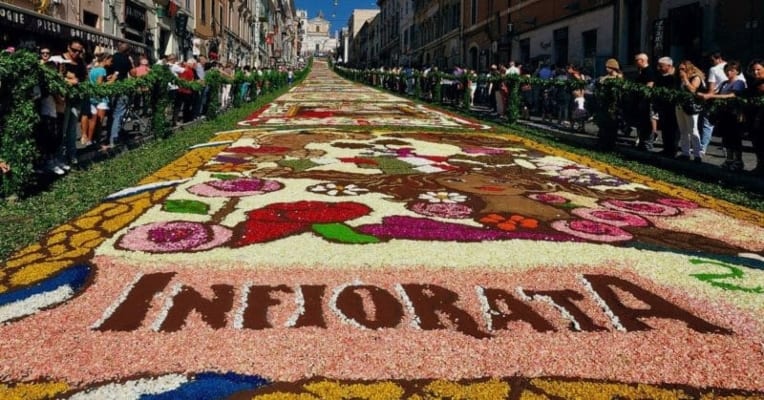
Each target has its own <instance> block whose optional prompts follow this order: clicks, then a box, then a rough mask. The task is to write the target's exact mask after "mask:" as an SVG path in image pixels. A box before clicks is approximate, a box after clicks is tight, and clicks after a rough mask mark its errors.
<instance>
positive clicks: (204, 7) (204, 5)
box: [200, 0, 207, 25]
mask: <svg viewBox="0 0 764 400" xmlns="http://www.w3.org/2000/svg"><path fill="white" fill-rule="evenodd" d="M201 7H202V13H201V16H200V17H201V20H202V25H207V0H202V2H201Z"/></svg>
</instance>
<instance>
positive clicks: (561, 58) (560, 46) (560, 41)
mask: <svg viewBox="0 0 764 400" xmlns="http://www.w3.org/2000/svg"><path fill="white" fill-rule="evenodd" d="M552 36H553V37H554V58H555V59H554V61H555V63H556V64H563V65H564V64H567V63H568V27H567V26H566V27H565V28H560V29H556V30H555V31H554V32H553V33H552Z"/></svg>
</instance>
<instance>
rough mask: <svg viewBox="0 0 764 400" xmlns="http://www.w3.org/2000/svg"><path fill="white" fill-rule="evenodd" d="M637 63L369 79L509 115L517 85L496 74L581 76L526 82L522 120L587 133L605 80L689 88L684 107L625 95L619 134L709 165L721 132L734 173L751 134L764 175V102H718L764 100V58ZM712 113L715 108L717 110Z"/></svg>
mask: <svg viewBox="0 0 764 400" xmlns="http://www.w3.org/2000/svg"><path fill="white" fill-rule="evenodd" d="M633 61H634V68H632V69H631V70H630V71H629V72H630V73H629V74H625V72H624V69H623V68H622V67H621V63H620V62H619V61H618V60H616V59H608V60H607V61H606V62H605V65H604V73H603V74H602V75H601V76H599V77H592V76H590V75H588V74H587V73H586V71H585V70H584V69H583V68H581V67H580V66H578V65H575V64H568V65H557V66H554V65H551V64H549V63H543V62H542V63H539V64H538V65H537V66H536V68H526V66H523V65H518V64H516V63H515V62H510V63H508V64H507V65H501V64H494V65H491V66H490V67H489V69H488V70H487V71H483V72H477V71H474V70H470V69H465V68H462V67H461V66H459V65H456V66H455V67H454V68H453V69H449V70H446V71H442V72H444V73H445V74H446V75H439V74H435V73H436V72H439V70H438V68H437V67H425V68H422V69H414V68H411V67H398V68H392V69H389V70H385V69H384V68H379V69H378V70H376V71H375V72H383V73H384V74H372V75H370V78H369V79H370V82H368V83H370V84H373V85H376V86H383V87H386V88H387V89H389V90H393V91H397V92H399V93H405V94H407V95H414V94H415V93H417V92H418V93H419V95H420V96H421V97H422V98H423V99H425V100H430V101H432V100H437V101H440V102H442V103H447V104H448V103H450V104H454V105H461V106H465V107H466V106H469V107H470V108H473V107H476V106H482V107H485V108H487V109H488V110H490V111H489V115H490V116H493V117H495V118H499V119H503V118H505V115H506V111H507V106H508V102H509V101H511V99H510V97H509V88H508V87H507V84H506V81H503V80H500V79H490V78H500V77H502V76H508V75H513V74H516V75H521V76H526V77H533V78H538V79H539V80H541V81H549V82H550V83H554V82H559V81H571V80H575V81H580V82H581V84H580V85H574V86H576V87H580V89H570V86H566V85H554V84H541V85H533V84H530V83H524V84H522V85H521V86H520V99H519V101H520V105H519V108H520V110H521V118H530V116H538V117H541V119H542V121H543V122H548V123H551V124H555V125H557V126H558V127H560V128H563V129H571V130H576V131H583V130H584V128H585V124H586V123H587V122H591V121H592V120H593V115H594V114H595V113H596V112H597V109H598V107H601V106H606V105H601V104H597V97H596V96H595V95H594V93H595V90H596V88H597V85H599V84H602V83H603V82H605V81H607V80H610V79H628V80H630V81H632V82H634V83H636V84H639V85H644V86H645V87H655V88H666V89H672V90H676V91H680V92H687V93H689V96H685V97H684V98H689V99H691V100H689V101H683V102H682V104H676V101H669V100H667V99H665V98H661V97H658V98H656V99H652V100H651V99H649V98H647V97H646V96H647V94H646V93H647V92H646V91H645V92H637V93H633V94H632V95H630V96H627V98H624V99H622V104H620V108H619V109H620V111H619V112H618V115H617V116H616V125H617V129H618V131H619V132H620V133H621V134H624V135H631V132H632V131H634V130H635V131H636V133H637V138H636V141H635V145H636V147H637V148H638V149H640V150H644V151H654V150H655V148H656V146H655V144H656V141H657V140H659V141H660V142H661V147H662V149H661V151H660V152H661V154H663V155H665V156H667V157H672V158H678V159H681V160H688V161H693V162H697V163H701V162H703V157H704V156H705V154H706V151H707V148H708V146H709V143H710V142H711V137H712V136H717V137H721V138H722V145H723V147H724V151H725V161H724V163H723V164H722V167H723V168H725V169H727V170H730V171H740V170H743V168H744V165H743V157H742V152H743V146H742V141H743V138H744V137H746V135H747V137H749V138H750V140H751V141H752V142H753V149H754V153H755V155H756V159H757V164H756V167H755V168H754V169H753V171H754V173H755V174H758V175H764V132H762V130H763V129H764V128H762V125H764V107H761V106H758V107H756V106H750V107H745V108H740V107H710V106H711V105H712V104H713V101H714V99H730V98H735V97H739V98H745V99H756V98H759V99H764V61H762V60H758V59H757V60H753V61H751V62H750V63H748V64H747V67H744V66H743V64H741V63H740V62H738V61H726V60H725V59H724V58H723V57H722V55H721V54H719V53H715V54H712V55H710V57H709V60H708V61H709V63H710V65H711V67H710V68H709V69H708V70H707V73H706V72H705V71H704V70H703V69H701V68H699V67H698V66H696V65H695V64H694V63H693V62H692V61H690V60H681V61H680V62H676V61H675V60H673V59H671V58H670V57H661V58H659V59H658V60H657V63H656V64H655V65H651V64H650V60H649V57H648V55H647V54H644V53H640V54H637V55H635V56H634V59H633ZM627 75H628V76H627ZM390 77H393V78H392V79H391V78H390ZM436 77H438V78H436ZM465 77H466V79H464V78H465ZM436 79H440V81H439V83H440V87H441V91H440V93H439V94H440V96H441V97H440V98H439V99H434V96H436V93H435V90H434V87H435V84H436ZM465 82H466V83H465ZM535 82H538V80H536V81H535ZM643 96H645V97H643ZM467 99H468V100H467ZM710 110H715V112H713V113H710Z"/></svg>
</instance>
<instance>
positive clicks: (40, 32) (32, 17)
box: [0, 3, 146, 54]
mask: <svg viewBox="0 0 764 400" xmlns="http://www.w3.org/2000/svg"><path fill="white" fill-rule="evenodd" d="M70 38H79V39H80V40H82V42H83V43H84V44H85V50H86V52H87V53H89V54H92V53H93V50H94V49H95V48H96V47H97V46H101V47H104V48H107V49H112V50H113V49H116V47H117V45H118V44H119V43H122V42H125V43H128V44H130V45H132V46H133V47H134V48H135V50H136V51H137V52H144V51H145V48H146V45H145V44H143V43H139V42H136V41H132V40H129V39H125V38H119V37H115V36H112V35H107V34H105V33H103V32H98V31H96V30H94V29H91V28H86V27H82V26H77V25H74V24H70V23H67V22H63V21H58V20H56V19H54V18H51V17H48V16H46V15H42V14H37V13H34V12H33V11H30V10H26V9H23V8H20V7H16V6H13V5H10V4H6V3H0V47H2V48H5V47H8V46H14V47H16V48H23V49H29V50H36V49H37V48H39V47H40V46H47V47H50V48H51V50H53V51H54V52H57V51H63V50H64V49H65V48H66V45H67V42H68V41H69V39H70Z"/></svg>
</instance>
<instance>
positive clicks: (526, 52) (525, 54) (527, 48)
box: [520, 38, 531, 64]
mask: <svg viewBox="0 0 764 400" xmlns="http://www.w3.org/2000/svg"><path fill="white" fill-rule="evenodd" d="M520 62H521V63H523V64H529V63H530V62H531V39H530V38H526V39H522V40H520Z"/></svg>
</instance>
